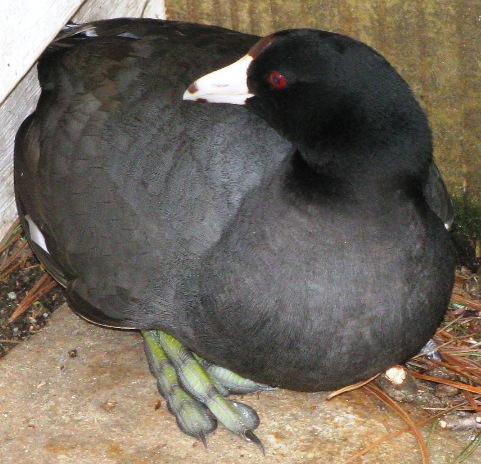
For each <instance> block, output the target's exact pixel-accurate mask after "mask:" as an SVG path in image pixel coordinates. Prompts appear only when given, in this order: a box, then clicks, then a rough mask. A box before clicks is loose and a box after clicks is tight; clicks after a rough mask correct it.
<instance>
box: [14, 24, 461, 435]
mask: <svg viewBox="0 0 481 464" xmlns="http://www.w3.org/2000/svg"><path fill="white" fill-rule="evenodd" d="M246 52H248V54H247V55H246V56H244V57H243V58H240V57H241V56H243V55H245V53H246ZM239 58H240V59H239ZM237 60H239V61H237ZM232 62H235V64H233V65H231V66H228V67H226V68H224V69H222V70H220V71H218V72H214V73H212V74H210V75H208V76H205V77H203V78H201V79H199V80H198V81H197V82H196V83H194V84H192V85H190V87H189V84H191V83H192V81H193V80H194V79H196V78H197V77H199V76H201V75H203V74H205V73H207V72H210V71H213V70H215V69H217V68H222V67H224V66H226V65H227V64H229V63H232ZM38 73H39V79H40V83H41V86H42V94H41V97H40V101H39V103H38V107H37V109H36V111H35V112H34V113H33V114H32V115H31V116H30V117H28V118H27V119H26V120H25V122H24V123H23V125H22V127H21V129H20V130H19V133H18V135H17V140H16V150H15V191H16V198H17V204H18V210H19V214H20V217H21V220H22V224H23V226H24V228H25V230H26V232H27V236H28V237H29V241H30V243H31V245H32V247H33V249H34V251H35V252H36V254H37V256H38V258H39V259H40V261H42V262H43V263H44V264H45V266H46V268H47V269H48V270H49V272H51V273H52V275H53V276H54V277H55V278H56V279H57V280H58V281H59V282H60V283H62V284H63V285H64V286H65V287H66V289H67V298H68V302H69V304H70V306H71V307H72V309H73V310H74V311H76V312H77V313H78V314H79V315H80V316H82V317H84V318H85V319H87V320H90V321H92V322H94V323H97V324H100V325H105V326H109V327H117V328H129V329H140V330H141V331H142V335H143V336H144V340H145V347H146V353H147V356H148V358H149V364H150V367H151V370H152V372H153V373H154V375H155V376H156V377H157V380H158V385H159V389H160V391H161V393H162V394H163V395H164V396H166V398H167V400H168V403H169V407H170V409H171V410H172V412H173V413H174V415H175V416H176V418H177V421H178V423H179V425H180V427H181V428H182V430H183V431H184V432H186V433H188V434H190V435H193V436H195V437H198V438H200V439H202V440H204V441H205V435H206V434H207V433H209V432H210V431H212V430H213V429H214V428H215V425H216V420H215V419H214V418H213V417H212V414H213V415H214V416H215V417H216V418H217V419H219V420H220V421H221V422H222V423H223V424H224V425H226V426H227V427H228V428H229V429H230V430H232V431H233V432H235V433H238V434H240V435H243V436H244V437H246V438H248V439H250V440H253V441H256V442H258V443H260V442H259V441H258V439H257V437H256V436H255V435H254V434H253V432H252V430H254V429H255V428H256V427H257V425H258V418H257V415H256V414H255V412H254V411H253V410H252V409H250V408H249V407H248V406H246V405H244V404H242V403H236V402H231V401H229V400H227V399H225V398H224V396H223V395H227V394H228V393H229V392H247V391H254V390H255V389H258V388H267V387H266V385H269V386H274V387H282V388H289V389H294V390H302V391H316V390H330V389H336V388H339V387H342V386H345V385H348V384H351V383H354V382H358V381H361V380H364V379H367V378H369V377H371V376H373V375H375V374H377V373H379V372H381V371H383V370H385V369H387V368H389V367H390V366H392V365H394V364H397V363H402V362H405V361H406V360H407V359H409V358H410V357H411V356H413V355H415V354H416V353H417V352H418V351H419V350H420V349H421V348H422V347H423V345H424V344H425V343H426V342H427V341H428V340H429V338H430V337H431V336H432V335H433V333H434V331H435V329H436V327H437V326H438V324H439V323H440V322H441V320H442V318H443V314H444V312H445V309H446V306H447V303H448V300H449V296H450V292H451V288H452V284H453V274H454V272H453V270H454V269H453V268H454V265H453V261H454V257H453V251H452V246H451V243H450V239H449V237H448V234H447V231H446V229H445V226H444V224H443V223H445V224H447V225H449V224H450V223H451V221H452V210H451V204H450V200H449V197H448V194H447V192H446V188H445V186H444V183H443V180H442V178H441V175H440V173H439V171H438V169H437V167H436V166H435V164H434V162H433V159H432V141H431V132H430V129H429V125H428V121H427V119H426V116H425V114H424V112H423V111H422V109H421V107H420V106H419V104H418V103H417V102H416V100H415V98H414V96H413V94H412V92H411V91H410V89H409V87H408V85H407V84H406V82H405V81H404V80H403V79H402V78H401V77H400V76H399V74H397V72H396V71H395V70H394V69H393V68H392V66H391V65H390V64H389V63H388V62H387V61H386V60H385V59H384V58H383V57H382V56H381V55H379V54H378V53H377V52H375V51H374V50H373V49H371V48H370V47H368V46H367V45H365V44H363V43H361V42H358V41H356V40H354V39H351V38H348V37H345V36H342V35H339V34H334V33H329V32H323V31H317V30H309V29H298V30H287V31H282V32H278V33H275V34H272V35H270V36H268V37H266V38H264V39H261V40H260V41H259V38H258V37H255V36H252V35H248V34H243V33H239V32H235V31H230V30H226V29H222V28H218V27H214V26H205V25H199V24H190V23H183V22H169V21H157V20H140V19H135V20H134V19H120V20H111V21H100V22H94V23H89V24H86V25H80V26H73V25H72V26H70V27H68V28H67V29H66V30H64V31H63V32H62V33H61V34H60V36H59V37H58V38H57V40H56V41H55V42H54V43H53V44H52V45H51V46H50V47H49V49H48V50H47V51H46V52H45V53H44V55H43V57H42V58H41V60H40V62H39V65H38ZM187 88H188V90H187V91H186V92H185V95H184V98H185V99H190V100H200V101H211V102H220V103H221V102H225V103H235V104H236V105H245V107H240V106H232V105H205V104H198V103H193V102H188V101H183V93H184V91H185V89H187ZM259 116H260V117H259ZM201 366H203V367H201ZM234 373H235V374H234ZM175 376H178V377H179V379H180V384H181V385H182V387H183V389H182V388H180V387H179V385H178V380H177V379H176V377H175ZM239 376H242V377H244V378H245V379H243V378H241V377H239ZM246 379H252V380H246ZM264 384H265V385H264ZM204 405H205V406H204Z"/></svg>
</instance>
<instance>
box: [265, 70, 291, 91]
mask: <svg viewBox="0 0 481 464" xmlns="http://www.w3.org/2000/svg"><path fill="white" fill-rule="evenodd" d="M267 81H268V82H269V84H270V85H271V86H272V87H274V88H275V89H283V88H284V87H285V86H286V84H287V81H286V78H285V77H284V76H283V75H282V74H281V73H279V72H277V71H272V72H271V73H270V74H269V77H268V78H267Z"/></svg>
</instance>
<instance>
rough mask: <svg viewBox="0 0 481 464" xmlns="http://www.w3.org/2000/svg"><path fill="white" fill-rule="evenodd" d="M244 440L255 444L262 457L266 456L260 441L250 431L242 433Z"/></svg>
mask: <svg viewBox="0 0 481 464" xmlns="http://www.w3.org/2000/svg"><path fill="white" fill-rule="evenodd" d="M244 438H245V439H246V440H248V441H251V442H252V443H255V444H256V445H257V447H258V448H259V449H260V450H261V451H262V454H263V455H264V456H265V455H266V450H265V449H264V445H263V444H262V441H261V440H260V438H259V437H258V436H257V435H256V434H255V433H254V432H253V431H252V430H246V431H245V432H244Z"/></svg>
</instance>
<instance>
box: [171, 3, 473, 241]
mask: <svg viewBox="0 0 481 464" xmlns="http://www.w3.org/2000/svg"><path fill="white" fill-rule="evenodd" d="M166 7H167V17H168V18H169V19H176V20H186V21H194V22H201V23H209V24H217V25H221V26H224V27H229V28H232V29H237V30H241V31H246V32H251V33H255V34H259V35H264V34H267V33H269V32H272V31H274V30H279V29H285V28H292V27H314V28H318V29H325V30H330V31H335V32H340V33H343V34H347V35H350V36H352V37H355V38H357V39H360V40H362V41H364V42H367V43H368V44H369V45H371V46H372V47H374V48H375V49H377V50H379V51H380V52H381V53H382V54H384V55H385V56H386V57H387V58H388V59H389V61H391V63H392V64H393V65H394V66H395V67H396V68H397V69H398V71H399V72H400V73H401V74H402V75H403V76H404V78H405V79H406V80H407V81H408V82H409V83H410V84H411V86H412V88H413V89H414V91H415V93H416V95H417V96H418V98H419V100H420V101H421V102H422V104H423V105H424V108H425V109H426V111H427V112H428V114H429V118H430V121H431V125H432V128H433V132H434V137H435V146H436V151H435V156H436V159H437V161H438V163H439V165H440V167H441V170H442V171H443V174H444V176H445V178H446V179H447V182H448V184H449V188H450V191H451V193H452V195H453V196H454V197H456V198H457V203H458V205H459V204H461V205H462V204H463V203H464V204H467V206H469V208H470V212H469V216H470V218H471V221H470V223H469V225H468V224H467V225H466V226H465V227H468V228H470V235H471V236H472V237H473V236H475V237H477V238H478V239H481V61H480V57H481V0H454V1H446V0H424V1H421V0H417V1H403V0H362V1H361V0H350V1H349V0H341V1H333V0H317V1H316V0H307V1H299V0H230V1H222V0H166ZM473 207H474V209H473ZM473 215H474V216H476V215H478V217H477V218H476V217H473Z"/></svg>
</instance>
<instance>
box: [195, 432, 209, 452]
mask: <svg viewBox="0 0 481 464" xmlns="http://www.w3.org/2000/svg"><path fill="white" fill-rule="evenodd" d="M197 439H198V440H200V441H201V442H202V444H203V445H204V448H205V449H207V437H206V435H205V433H204V432H199V434H198V435H197Z"/></svg>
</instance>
